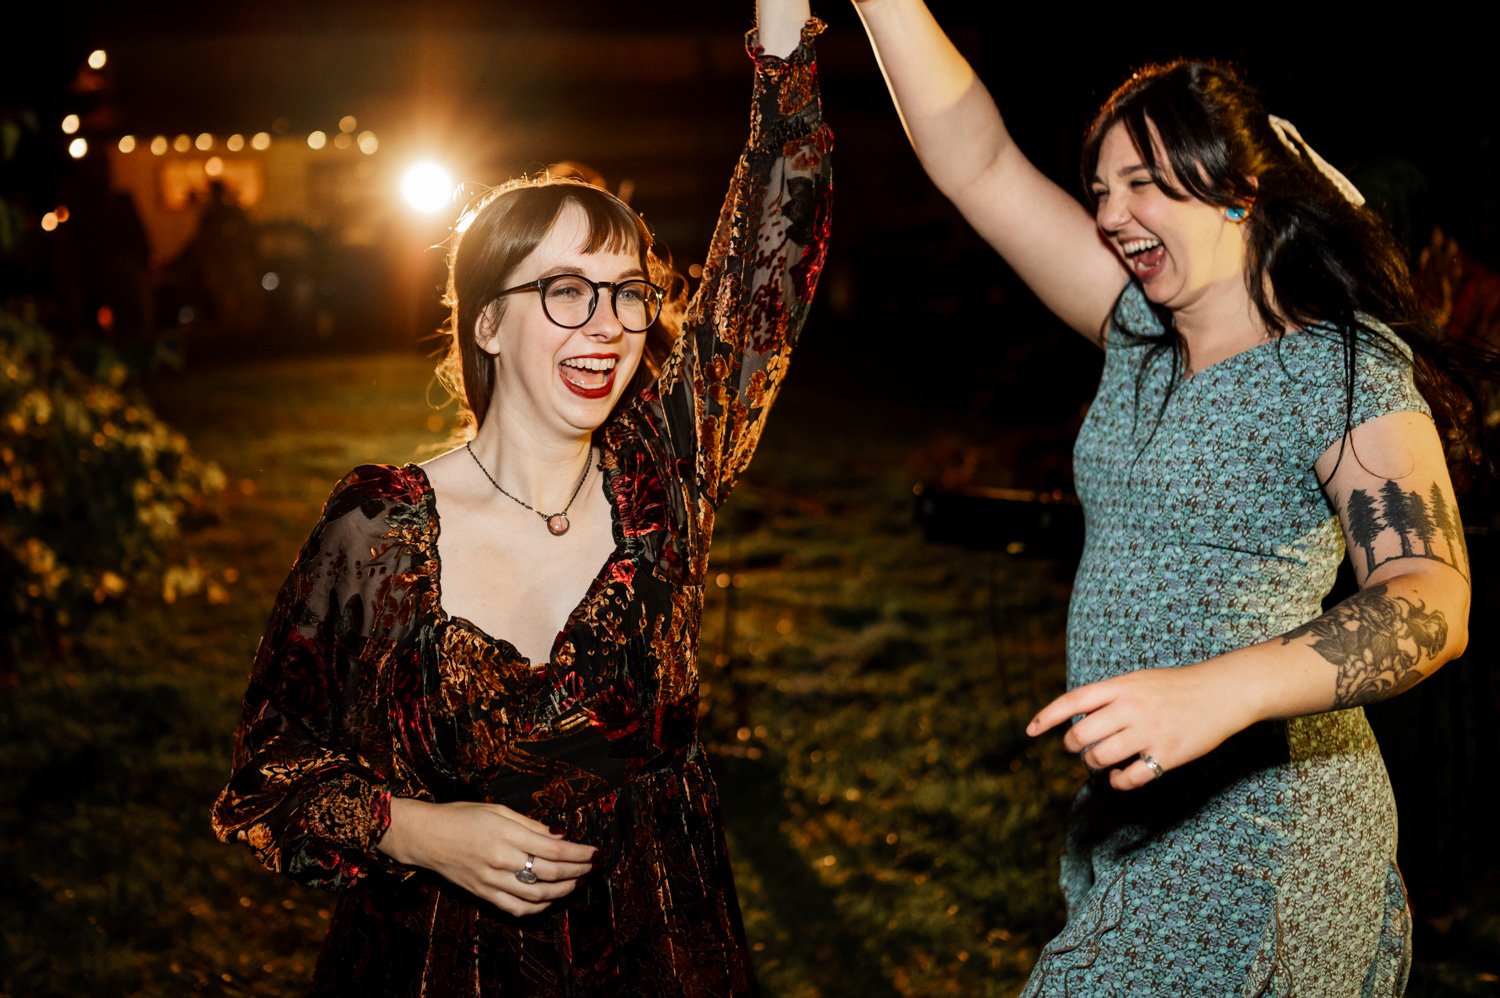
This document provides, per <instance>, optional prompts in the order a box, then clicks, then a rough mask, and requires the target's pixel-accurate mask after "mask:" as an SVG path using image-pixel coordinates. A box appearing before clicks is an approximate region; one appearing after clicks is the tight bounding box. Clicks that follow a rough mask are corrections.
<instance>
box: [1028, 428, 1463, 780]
mask: <svg viewBox="0 0 1500 998" xmlns="http://www.w3.org/2000/svg"><path fill="white" fill-rule="evenodd" d="M1317 470H1318V473H1319V477H1320V478H1321V479H1323V480H1326V481H1327V483H1328V484H1327V486H1326V490H1327V494H1328V497H1329V500H1330V501H1331V503H1332V504H1333V506H1334V508H1335V509H1336V510H1337V511H1338V515H1339V520H1340V522H1341V524H1342V526H1343V530H1344V536H1345V538H1346V540H1347V544H1348V548H1349V552H1350V559H1351V562H1352V564H1353V567H1354V570H1355V574H1356V578H1357V579H1358V580H1359V585H1360V591H1359V592H1358V593H1356V594H1354V595H1353V596H1351V597H1349V598H1348V599H1346V600H1345V601H1344V602H1342V603H1340V604H1338V605H1337V606H1335V607H1333V608H1332V609H1331V610H1329V611H1328V612H1327V613H1325V614H1323V615H1322V616H1320V617H1317V618H1316V619H1314V620H1311V621H1309V622H1308V623H1306V624H1304V625H1302V626H1301V627H1297V628H1295V629H1293V630H1292V631H1290V632H1288V633H1286V634H1284V635H1281V636H1279V637H1274V638H1272V639H1270V640H1269V641H1264V642H1261V643H1260V644H1256V645H1253V646H1251V647H1248V648H1242V649H1240V650H1238V651H1234V652H1230V653H1229V654H1227V655H1221V656H1219V657H1217V658H1213V659H1209V660H1208V661H1206V662H1199V663H1197V664H1195V665H1189V666H1186V667H1183V668H1180V669H1142V670H1140V671H1138V672H1132V673H1129V674H1127V675H1123V676H1117V677H1115V678H1113V679H1108V680H1105V681H1103V682H1099V683H1091V684H1089V685H1087V686H1080V687H1078V688H1077V689H1075V690H1072V691H1070V692H1069V693H1066V694H1064V695H1063V696H1061V697H1059V698H1058V699H1056V700H1054V701H1053V702H1052V703H1050V704H1048V705H1047V706H1046V707H1045V708H1043V710H1042V711H1041V713H1040V714H1038V715H1037V717H1036V719H1035V720H1033V721H1032V722H1031V724H1030V726H1028V728H1027V731H1028V733H1030V734H1033V735H1036V734H1040V733H1041V732H1043V731H1045V730H1047V729H1048V728H1051V727H1053V726H1054V725H1056V724H1059V723H1061V722H1063V721H1066V720H1067V719H1068V718H1069V717H1073V716H1075V715H1078V714H1087V715H1088V716H1087V717H1085V718H1083V719H1082V720H1080V721H1079V722H1078V723H1076V724H1074V725H1073V727H1072V728H1071V729H1070V730H1069V731H1068V734H1067V735H1066V737H1065V738H1064V740H1063V743H1064V745H1066V746H1067V747H1068V748H1069V749H1071V750H1073V751H1075V752H1085V750H1087V751H1086V752H1085V762H1087V763H1088V764H1089V765H1090V766H1093V767H1095V768H1100V769H1104V768H1110V767H1115V766H1119V767H1120V768H1119V769H1118V770H1116V771H1115V772H1114V773H1112V774H1111V777H1110V782H1111V783H1113V784H1114V785H1115V786H1116V787H1118V788H1120V789H1131V788H1134V787H1138V786H1141V785H1142V784H1145V783H1148V782H1150V781H1151V780H1152V779H1153V777H1154V776H1155V773H1154V772H1153V771H1152V770H1151V769H1150V768H1148V767H1147V766H1146V765H1145V764H1144V763H1141V762H1138V761H1137V762H1131V761H1130V760H1131V759H1133V757H1135V756H1136V755H1137V754H1138V753H1142V752H1145V753H1148V754H1149V755H1151V756H1152V757H1153V758H1155V759H1156V760H1157V761H1158V763H1160V765H1161V766H1162V767H1164V769H1166V770H1171V769H1172V768H1174V767H1176V766H1180V765H1182V764H1183V763H1186V762H1190V761H1192V760H1193V759H1196V758H1198V757H1199V756H1202V755H1204V754H1206V753H1207V752H1209V751H1211V750H1212V749H1214V748H1215V747H1217V746H1218V745H1219V744H1220V743H1221V742H1222V741H1223V740H1224V739H1225V738H1228V737H1229V736H1230V735H1232V734H1234V733H1235V732H1237V731H1240V730H1241V729H1243V728H1246V727H1249V726H1250V725H1251V724H1254V723H1256V722H1258V721H1264V720H1272V719H1277V718H1288V717H1295V716H1298V715H1302V714H1315V713H1319V712H1322V711H1327V710H1342V709H1344V708H1347V707H1359V706H1362V705H1364V704H1367V703H1373V702H1375V701H1377V700H1383V699H1385V698H1386V697H1390V696H1394V695H1395V694H1397V693H1400V692H1402V691H1404V690H1407V689H1409V688H1411V687H1412V686H1414V685H1416V684H1417V683H1418V682H1420V681H1421V680H1423V679H1425V678H1426V677H1427V676H1430V675H1431V674H1432V673H1434V672H1436V671H1437V669H1438V668H1439V667H1440V666H1441V665H1442V664H1443V663H1445V662H1447V661H1449V660H1451V659H1454V658H1457V657H1458V656H1459V655H1461V654H1463V650H1464V646H1465V645H1466V644H1467V641H1468V616H1469V563H1468V555H1467V553H1466V551H1465V548H1464V543H1463V526H1462V525H1461V524H1460V523H1459V519H1458V508H1457V505H1456V504H1455V503H1454V499H1453V486H1452V483H1451V482H1450V480H1449V477H1448V468H1447V465H1446V464H1445V463H1444V460H1443V449H1442V445H1441V443H1440V442H1439V439H1438V434H1437V431H1436V429H1435V428H1434V427H1433V424H1432V420H1431V419H1430V418H1429V417H1428V416H1427V415H1426V414H1424V413H1416V412H1392V413H1388V414H1386V415H1383V416H1380V417H1378V418H1375V419H1372V420H1370V421H1369V422H1366V423H1363V424H1361V425H1359V426H1357V427H1355V428H1354V430H1353V431H1352V433H1351V434H1350V435H1349V437H1348V438H1347V440H1345V441H1343V442H1341V443H1339V444H1335V445H1334V446H1333V447H1331V448H1329V449H1328V451H1327V452H1326V453H1324V454H1323V455H1322V457H1321V458H1320V459H1319V460H1318V463H1317Z"/></svg>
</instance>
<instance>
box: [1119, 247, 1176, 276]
mask: <svg viewBox="0 0 1500 998" xmlns="http://www.w3.org/2000/svg"><path fill="white" fill-rule="evenodd" d="M1120 252H1122V253H1124V254H1125V260H1126V262H1127V263H1129V265H1130V269H1131V270H1133V271H1135V273H1136V276H1137V277H1140V278H1142V279H1145V278H1150V277H1155V276H1156V275H1157V273H1158V272H1160V270H1161V266H1162V263H1163V262H1164V261H1165V260H1166V257H1167V249H1166V247H1165V246H1163V245H1162V243H1161V240H1160V239H1128V240H1126V241H1125V242H1123V243H1121V244H1120Z"/></svg>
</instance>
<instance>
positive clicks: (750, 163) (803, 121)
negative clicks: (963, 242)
mask: <svg viewBox="0 0 1500 998" xmlns="http://www.w3.org/2000/svg"><path fill="white" fill-rule="evenodd" d="M799 7H800V11H799V10H798V9H797V8H799ZM805 10H806V7H805V4H797V3H791V2H787V0H762V2H761V3H760V5H759V14H760V17H761V19H762V27H763V28H764V29H765V30H767V31H773V32H775V33H776V34H777V35H778V37H779V38H780V41H781V44H782V45H785V44H786V38H785V36H786V35H787V34H788V30H787V29H788V25H789V23H790V21H791V20H792V18H793V17H794V16H795V15H796V14H798V13H800V12H804V11H805ZM822 27H823V26H822V24H821V22H818V21H816V20H813V21H805V22H801V23H799V24H798V28H797V31H798V36H797V37H798V38H799V39H800V41H799V43H798V44H797V45H796V47H795V49H793V50H792V51H791V52H790V54H789V55H787V56H786V57H785V58H781V57H777V56H775V55H772V54H770V49H769V48H762V47H761V44H760V39H759V38H752V40H751V42H750V52H751V55H752V57H753V58H754V59H755V66H756V70H755V85H754V93H753V98H752V106H751V120H750V139H749V142H748V143H747V144H746V146H745V151H744V153H743V154H742V155H741V157H740V160H739V164H738V165H737V167H736V169H735V172H734V176H733V178H732V179H731V181H730V186H729V194H728V196H727V197H726V198H725V201H724V206H723V208H722V209H721V211H720V213H719V221H718V226H717V228H716V229H715V231H714V236H713V240H712V242H711V243H710V244H709V252H708V259H707V261H706V262H705V264H704V268H703V282H702V284H700V285H699V287H698V291H697V293H696V294H695V295H694V297H693V301H692V303H691V305H690V306H689V308H688V313H687V317H686V319H685V320H684V323H683V333H682V336H681V337H680V338H679V340H678V342H677V345H676V347H675V348H674V350H673V352H672V355H671V356H670V357H669V358H668V359H667V362H666V364H665V365H663V368H662V373H661V377H660V379H659V381H658V386H657V393H658V395H659V397H660V399H661V404H662V407H663V409H664V410H665V414H666V417H667V422H668V426H669V428H670V432H671V434H672V436H673V438H674V439H675V440H676V442H677V443H676V447H677V450H678V453H679V454H682V455H683V456H686V455H689V454H691V455H694V463H695V478H696V479H697V482H698V486H699V488H700V489H701V490H702V493H703V495H704V496H705V498H707V499H708V500H709V501H710V502H712V503H714V504H717V503H720V502H722V501H723V500H724V498H725V497H726V496H727V495H728V494H729V491H730V489H732V488H733V485H734V482H735V479H736V478H737V477H738V475H739V473H740V472H741V471H743V470H744V468H745V465H746V464H748V463H749V460H750V455H751V454H752V453H753V452H754V450H755V445H756V443H757V441H758V440H759V439H760V432H761V428H762V426H763V423H764V416H765V413H766V411H767V410H768V409H769V408H770V406H771V403H772V401H773V400H774V399H775V397H776V394H777V392H778V391H779V390H780V387H781V383H782V380H783V378H784V377H785V376H786V368H787V362H788V359H789V357H790V354H791V349H792V346H793V345H794V344H795V342H796V339H797V335H798V333H799V332H800V330H801V328H802V323H803V322H804V321H805V319H806V318H807V310H808V307H809V306H810V305H811V303H812V295H813V289H814V288H815V287H816V285H817V280H818V275H819V273H820V272H821V270H822V268H823V259H824V254H825V253H826V251H827V246H828V224H829V195H830V176H829V162H828V156H829V152H830V150H831V148H832V136H831V133H830V132H829V131H828V128H827V126H826V125H824V124H823V118H822V108H821V105H820V103H819V98H818V85H817V66H816V63H815V62H814V59H813V50H812V40H813V38H814V37H815V36H816V35H817V34H818V32H819V31H821V30H822Z"/></svg>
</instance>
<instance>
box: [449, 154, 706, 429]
mask: <svg viewBox="0 0 1500 998" xmlns="http://www.w3.org/2000/svg"><path fill="white" fill-rule="evenodd" d="M569 204H573V205H577V206H578V207H579V208H580V209H582V210H583V213H584V216H585V218H586V219H587V224H588V237H587V239H586V240H585V242H584V245H583V251H584V252H585V253H596V252H599V251H601V250H604V251H608V252H618V251H622V250H623V251H625V252H630V253H635V254H636V255H637V256H638V257H639V258H640V263H641V270H642V271H644V272H645V274H646V276H647V278H648V279H649V280H651V281H652V282H653V283H655V284H657V285H660V286H661V287H664V288H666V289H667V299H666V301H665V302H663V304H662V311H661V316H660V317H659V318H658V319H657V320H656V323H655V324H654V325H653V326H652V327H651V328H650V329H648V330H647V331H646V333H645V334H644V335H645V336H646V345H645V352H644V354H643V355H642V358H641V365H640V367H639V368H637V369H636V372H635V377H634V380H632V381H631V383H630V386H629V387H628V388H627V390H626V392H625V393H624V395H623V396H621V401H622V402H623V401H625V400H627V399H629V398H632V397H634V395H635V394H636V393H637V392H639V391H640V390H641V389H642V388H644V387H645V386H646V385H647V384H649V383H650V382H651V380H652V379H653V378H654V377H655V376H656V374H657V373H658V372H659V371H660V369H661V364H662V362H663V361H664V360H666V357H667V354H668V353H669V352H670V351H671V349H672V344H673V342H675V340H676V338H677V334H678V331H679V329H680V328H681V322H682V314H683V311H684V305H685V301H686V295H685V290H686V282H685V281H684V280H683V278H682V277H681V275H679V274H678V273H677V272H676V271H675V270H673V269H672V265H671V263H670V262H669V261H668V260H667V259H665V258H664V257H662V256H659V255H658V254H657V253H656V250H655V240H654V238H653V236H652V234H651V230H650V229H649V228H648V227H647V225H646V223H645V221H644V220H643V219H642V218H641V216H640V215H638V214H636V212H635V209H633V208H631V207H630V206H629V205H628V204H626V203H625V202H624V201H621V200H620V199H619V198H617V197H615V196H614V195H613V194H611V193H609V192H608V191H606V190H604V189H603V188H600V187H595V186H593V185H592V184H589V183H587V182H585V181H582V180H577V179H573V178H570V177H553V176H540V177H521V178H519V179H516V180H512V181H510V182H509V183H506V184H503V185H501V186H499V187H494V188H491V189H489V190H487V191H485V192H483V193H481V194H480V195H478V196H477V197H475V198H474V199H473V200H472V201H470V202H469V205H468V207H466V208H465V209H464V211H463V213H462V214H461V215H460V216H459V221H458V225H457V226H456V227H455V229H454V234H453V239H452V242H451V243H450V246H449V250H448V291H447V294H446V295H445V296H444V299H443V302H444V304H445V305H447V306H448V308H449V309H450V314H449V318H448V324H447V338H448V347H447V351H446V353H445V354H444V356H443V359H442V360H441V361H439V362H438V367H437V378H438V381H439V383H441V384H442V385H443V387H444V388H446V389H447V390H448V393H449V394H450V395H452V396H453V397H454V398H455V399H457V400H458V402H459V404H460V405H461V406H462V407H463V408H464V411H465V415H466V417H467V420H472V422H473V424H474V426H475V427H476V428H477V427H478V426H480V425H481V424H483V423H484V417H485V415H486V414H487V413H488V412H489V407H490V400H491V397H492V395H493V393H494V390H495V366H494V364H495V359H494V358H493V357H492V356H491V355H490V354H488V353H486V352H485V351H484V350H482V349H480V347H479V343H478V341H477V339H476V337H475V331H476V328H477V324H478V322H479V317H480V315H481V314H482V313H483V312H484V310H485V308H486V307H487V306H488V305H489V304H490V303H491V302H495V303H496V307H497V308H500V309H502V310H503V309H504V307H505V304H506V300H505V299H503V298H500V299H497V298H496V297H495V295H496V293H497V292H499V291H502V290H504V289H505V287H506V286H507V285H508V284H509V283H510V282H511V277H512V275H513V274H514V273H515V270H516V267H518V266H519V265H520V264H521V262H522V261H523V260H525V259H526V257H528V256H529V255H530V254H531V252H532V250H534V249H536V248H537V246H538V245H540V244H541V242H542V240H544V239H546V238H547V234H548V233H549V232H551V231H552V226H553V224H554V223H555V222H556V221H557V218H558V216H559V215H561V214H562V211H563V208H565V207H566V206H567V205H569ZM502 314H503V313H502ZM627 335H631V336H634V335H636V334H634V333H629V334H627Z"/></svg>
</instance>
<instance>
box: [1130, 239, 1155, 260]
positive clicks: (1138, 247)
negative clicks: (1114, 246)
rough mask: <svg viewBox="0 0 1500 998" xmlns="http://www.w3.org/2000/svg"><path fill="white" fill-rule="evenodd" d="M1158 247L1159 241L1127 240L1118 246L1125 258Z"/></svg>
mask: <svg viewBox="0 0 1500 998" xmlns="http://www.w3.org/2000/svg"><path fill="white" fill-rule="evenodd" d="M1160 245H1161V240H1160V239H1129V240H1126V241H1125V242H1123V243H1121V244H1120V249H1121V250H1122V251H1123V252H1124V253H1125V255H1126V256H1135V255H1136V254H1137V253H1144V252H1146V250H1149V249H1155V248H1156V247H1158V246H1160Z"/></svg>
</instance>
